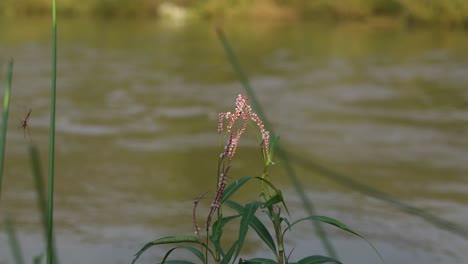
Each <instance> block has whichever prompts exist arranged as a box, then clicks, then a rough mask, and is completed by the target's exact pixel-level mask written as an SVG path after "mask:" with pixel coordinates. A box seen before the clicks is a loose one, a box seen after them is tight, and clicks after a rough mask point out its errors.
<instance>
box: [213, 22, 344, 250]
mask: <svg viewBox="0 0 468 264" xmlns="http://www.w3.org/2000/svg"><path fill="white" fill-rule="evenodd" d="M216 32H217V34H218V37H219V39H220V41H221V43H222V45H223V47H224V50H225V52H226V54H227V56H228V59H229V62H230V63H231V65H232V67H233V68H234V71H235V72H236V74H237V77H238V78H239V80H240V82H241V84H242V86H243V87H244V89H245V91H246V92H247V94H248V95H249V100H251V102H252V106H253V108H254V109H255V111H256V113H257V114H258V116H259V117H260V119H262V120H263V123H264V124H265V127H266V128H267V130H269V131H270V133H272V134H274V133H273V129H272V126H271V124H270V122H269V121H268V119H267V118H266V116H265V114H264V112H263V109H262V107H261V106H260V103H259V102H258V100H257V97H256V95H255V92H254V91H253V89H252V87H251V86H250V83H249V80H248V78H247V76H246V75H245V74H244V71H243V70H242V67H241V65H240V63H239V61H238V60H237V56H236V54H235V53H234V51H233V49H232V48H231V45H230V44H229V41H228V40H227V38H226V36H225V35H224V32H223V31H222V30H221V29H220V28H217V30H216ZM276 150H277V153H278V156H279V158H280V159H281V160H283V162H282V164H283V166H284V168H285V169H286V172H287V173H288V176H289V179H290V180H291V182H292V184H293V186H294V188H295V189H296V191H297V193H298V194H299V197H300V198H301V201H302V204H303V205H304V208H305V210H306V211H307V212H308V213H309V214H310V215H315V214H316V210H315V206H314V204H313V203H312V202H311V201H310V200H309V199H308V198H307V195H306V194H305V191H304V188H303V187H302V184H301V182H300V181H299V179H298V178H297V175H296V172H295V170H294V168H293V167H292V166H291V164H290V162H289V159H288V157H287V155H286V152H285V151H284V150H283V149H282V148H281V146H280V144H279V143H277V144H276ZM314 226H315V229H316V231H317V235H318V236H319V237H320V240H321V241H322V244H323V246H324V248H325V250H326V251H327V254H328V255H330V256H331V257H332V258H335V259H336V258H337V253H336V250H335V248H334V247H333V245H332V243H331V241H330V240H329V239H328V236H327V233H326V232H325V229H323V227H322V225H321V224H320V222H314Z"/></svg>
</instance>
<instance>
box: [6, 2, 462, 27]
mask: <svg viewBox="0 0 468 264" xmlns="http://www.w3.org/2000/svg"><path fill="white" fill-rule="evenodd" d="M50 10H51V4H50V1H48V0H30V1H17V0H2V1H0V16H7V17H20V16H48V15H49V14H50ZM58 15H59V16H65V17H76V16H92V17H106V18H109V17H130V18H151V19H157V18H160V17H165V16H169V17H172V18H177V19H181V18H183V19H185V18H188V17H190V18H195V19H205V20H206V19H207V20H215V21H219V20H236V19H241V18H242V19H245V18H250V19H264V20H266V19H267V20H328V21H330V20H331V21H360V22H372V21H376V19H377V20H380V19H381V18H383V19H385V20H396V21H401V22H404V23H408V24H425V25H445V26H468V1H465V0H450V1H439V0H347V1H340V0H288V1H286V0H238V1H218V0H199V1H194V0H174V1H163V0H132V1H125V0H82V1H72V0H61V1H60V5H59V9H58Z"/></svg>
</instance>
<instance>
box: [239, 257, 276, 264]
mask: <svg viewBox="0 0 468 264" xmlns="http://www.w3.org/2000/svg"><path fill="white" fill-rule="evenodd" d="M241 263H242V264H277V263H278V262H276V261H275V260H272V259H266V258H253V259H247V260H242V262H241Z"/></svg>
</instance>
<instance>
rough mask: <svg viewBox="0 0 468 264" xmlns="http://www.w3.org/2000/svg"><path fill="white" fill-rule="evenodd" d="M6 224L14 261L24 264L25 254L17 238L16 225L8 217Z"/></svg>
mask: <svg viewBox="0 0 468 264" xmlns="http://www.w3.org/2000/svg"><path fill="white" fill-rule="evenodd" d="M4 222H5V229H6V233H7V236H8V243H9V244H10V249H11V253H12V255H13V259H14V260H15V263H16V264H24V258H23V253H22V250H21V247H20V245H19V243H18V237H17V236H16V230H15V225H14V224H13V222H12V221H11V220H10V218H8V217H7V218H5V220H4Z"/></svg>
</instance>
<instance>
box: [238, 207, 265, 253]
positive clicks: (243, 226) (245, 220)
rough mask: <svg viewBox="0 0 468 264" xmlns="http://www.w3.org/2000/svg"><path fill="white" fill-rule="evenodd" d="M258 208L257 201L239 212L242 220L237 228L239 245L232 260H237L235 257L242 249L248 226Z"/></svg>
mask: <svg viewBox="0 0 468 264" xmlns="http://www.w3.org/2000/svg"><path fill="white" fill-rule="evenodd" d="M259 207H260V203H259V202H257V201H253V202H250V203H248V204H246V205H245V207H244V210H243V211H242V212H241V217H242V218H241V221H240V226H239V238H238V241H239V244H238V246H237V251H236V255H235V256H234V259H236V258H237V256H238V255H239V253H240V250H241V249H242V246H243V245H244V241H245V237H246V236H247V232H248V231H249V225H250V223H251V222H252V219H254V218H255V212H256V211H257V209H258V208H259Z"/></svg>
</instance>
